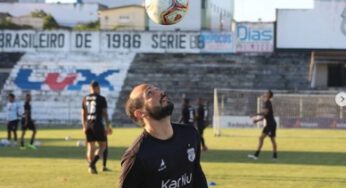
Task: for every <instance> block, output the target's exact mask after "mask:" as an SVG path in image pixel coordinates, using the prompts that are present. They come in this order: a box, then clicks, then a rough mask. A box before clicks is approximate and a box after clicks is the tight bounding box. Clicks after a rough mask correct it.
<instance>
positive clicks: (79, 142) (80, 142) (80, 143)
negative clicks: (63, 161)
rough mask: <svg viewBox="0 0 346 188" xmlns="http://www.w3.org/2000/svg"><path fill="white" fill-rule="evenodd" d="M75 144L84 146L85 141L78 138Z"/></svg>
mask: <svg viewBox="0 0 346 188" xmlns="http://www.w3.org/2000/svg"><path fill="white" fill-rule="evenodd" d="M76 146H77V147H84V146H85V143H84V142H83V141H81V140H78V141H77V142H76Z"/></svg>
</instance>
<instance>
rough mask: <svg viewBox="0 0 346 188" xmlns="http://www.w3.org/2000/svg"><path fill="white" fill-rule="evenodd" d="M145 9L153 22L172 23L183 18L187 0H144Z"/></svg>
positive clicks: (187, 6)
mask: <svg viewBox="0 0 346 188" xmlns="http://www.w3.org/2000/svg"><path fill="white" fill-rule="evenodd" d="M145 9H146V11H147V14H148V16H149V18H150V19H151V20H153V22H155V23H157V24H161V25H172V24H176V23H178V22H180V21H181V20H182V19H183V17H184V16H185V14H186V13H187V11H188V9H189V0H145Z"/></svg>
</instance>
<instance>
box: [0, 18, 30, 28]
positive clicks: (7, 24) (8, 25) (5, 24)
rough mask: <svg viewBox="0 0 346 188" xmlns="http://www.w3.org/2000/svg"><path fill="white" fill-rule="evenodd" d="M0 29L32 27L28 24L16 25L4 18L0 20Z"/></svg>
mask: <svg viewBox="0 0 346 188" xmlns="http://www.w3.org/2000/svg"><path fill="white" fill-rule="evenodd" d="M0 29H12V30H20V29H32V27H31V26H28V25H17V24H15V23H13V22H11V21H10V20H8V19H4V20H3V21H2V22H0Z"/></svg>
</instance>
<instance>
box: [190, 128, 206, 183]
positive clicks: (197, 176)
mask: <svg viewBox="0 0 346 188" xmlns="http://www.w3.org/2000/svg"><path fill="white" fill-rule="evenodd" d="M194 132H195V135H196V136H195V137H196V139H197V151H196V161H195V168H194V178H193V180H194V181H193V187H194V188H208V183H207V179H206V177H205V175H204V172H203V170H202V167H201V163H200V158H201V144H200V135H199V134H198V133H197V131H196V130H195V131H194Z"/></svg>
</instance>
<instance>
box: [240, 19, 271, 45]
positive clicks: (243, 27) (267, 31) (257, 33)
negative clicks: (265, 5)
mask: <svg viewBox="0 0 346 188" xmlns="http://www.w3.org/2000/svg"><path fill="white" fill-rule="evenodd" d="M236 35H237V36H236V39H237V41H236V51H237V52H273V50H274V25H273V23H247V22H244V23H237V27H236Z"/></svg>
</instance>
